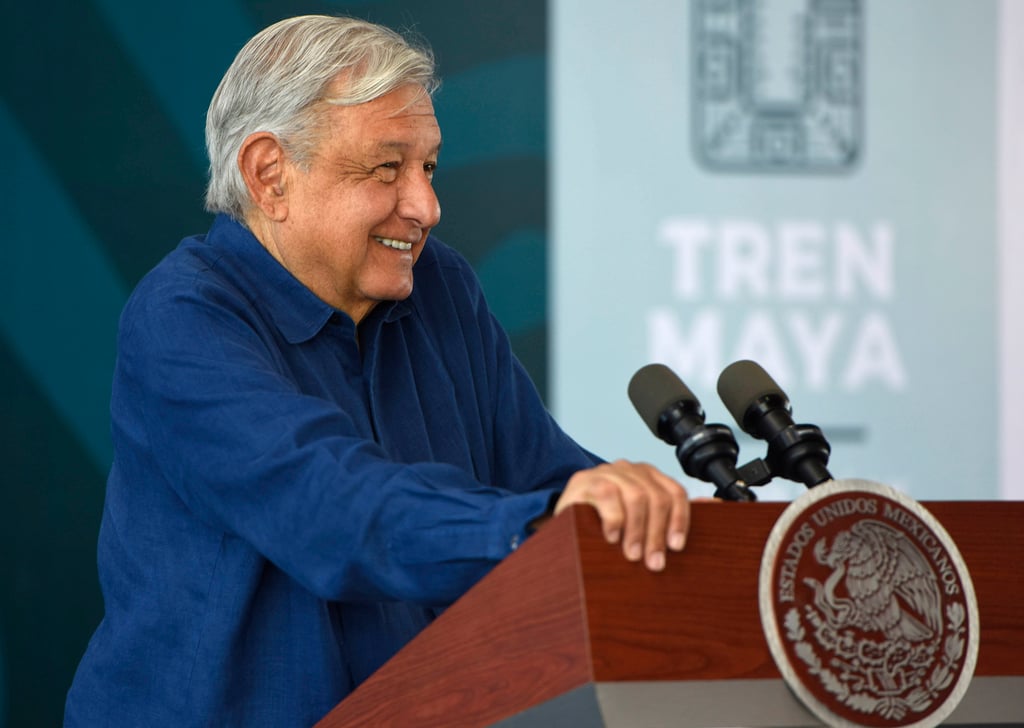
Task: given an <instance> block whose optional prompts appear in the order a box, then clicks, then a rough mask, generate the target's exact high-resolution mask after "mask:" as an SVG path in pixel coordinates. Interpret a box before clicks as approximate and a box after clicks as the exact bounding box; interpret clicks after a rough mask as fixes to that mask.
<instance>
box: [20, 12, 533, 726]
mask: <svg viewBox="0 0 1024 728" xmlns="http://www.w3.org/2000/svg"><path fill="white" fill-rule="evenodd" d="M346 11H348V12H349V13H351V14H354V15H357V16H361V17H366V18H368V19H370V20H374V21H377V22H382V23H385V24H387V25H391V26H394V27H399V28H412V29H413V30H415V31H417V32H419V33H420V34H422V35H423V36H424V37H425V38H426V39H427V40H428V41H429V43H430V44H431V45H432V46H433V48H434V50H435V52H436V55H437V58H438V60H439V64H440V69H441V73H442V76H443V77H445V78H446V79H447V81H448V83H447V86H444V87H442V91H441V92H440V94H439V96H438V114H439V117H440V119H441V122H442V124H443V126H444V131H445V133H446V135H447V137H448V138H447V139H446V145H447V149H446V151H448V150H450V151H448V154H449V166H448V167H447V168H445V166H444V165H445V159H444V156H442V160H441V161H442V168H441V171H440V172H439V175H438V179H437V188H438V192H439V196H440V197H441V200H442V205H443V208H444V213H443V221H442V223H441V225H440V226H439V228H438V230H437V232H438V234H439V235H441V237H442V238H443V239H445V240H446V241H448V242H451V243H452V244H453V245H455V246H456V247H458V248H459V249H460V250H462V251H463V252H464V253H465V254H466V255H467V257H469V258H470V260H471V261H472V262H473V263H474V265H475V266H476V267H477V270H478V271H480V273H481V277H482V279H483V280H484V285H485V287H486V289H487V291H488V295H489V296H490V297H491V298H492V299H493V302H494V305H495V307H496V310H497V311H498V314H499V316H500V317H502V319H503V320H505V321H506V322H507V324H508V326H509V328H510V336H511V338H512V342H513V346H514V347H515V350H516V352H517V353H518V354H519V356H520V358H521V359H522V360H523V362H524V363H525V364H526V366H527V368H528V370H529V371H530V373H531V375H532V376H533V377H534V380H535V381H536V382H537V383H538V385H539V389H540V390H541V392H542V393H543V392H544V390H545V385H546V375H547V362H546V334H547V328H546V324H545V323H544V314H543V311H544V308H545V306H544V300H545V295H544V291H543V289H544V280H545V272H544V270H543V269H544V259H545V257H546V256H545V254H544V247H545V240H544V237H545V235H544V231H545V230H546V223H547V212H546V165H545V147H546V122H545V116H546V109H545V98H546V88H545V84H546V79H545V75H546V69H545V66H546V48H545V44H546V31H547V29H546V4H545V3H544V2H543V0H525V1H523V2H519V1H513V0H481V1H479V2H473V1H470V0H435V1H434V2H430V3H417V2H408V1H405V2H399V1H396V0H367V1H365V2H353V3H331V2H323V1H321V2H313V3H299V2H281V1H280V0H258V1H257V0H253V1H250V0H228V1H227V2H223V3H216V2H215V3H212V4H211V3H210V2H209V0H202V1H201V2H200V1H195V0H181V1H178V2H167V1H166V0H157V1H156V2H153V3H139V2H136V0H84V1H81V0H57V1H56V2H55V3H50V4H48V5H47V6H46V8H45V9H44V10H41V9H40V8H39V7H36V6H33V5H31V4H29V3H13V4H11V3H9V4H7V5H6V6H5V8H4V18H3V22H2V23H0V62H2V63H3V67H4V68H5V69H8V71H7V72H6V73H4V74H2V76H0V104H2V106H3V109H4V114H5V124H6V126H5V129H7V130H8V131H10V130H14V131H13V132H11V133H9V134H8V135H6V136H5V138H6V139H7V141H8V142H10V143H11V144H12V145H15V146H17V147H18V149H17V152H16V153H15V154H14V155H13V156H11V159H12V160H21V161H19V164H21V165H22V166H21V168H22V169H27V170H29V171H30V174H29V175H28V176H26V175H25V174H21V173H18V174H11V175H8V176H9V177H10V180H9V182H8V187H9V188H10V187H11V186H12V185H15V186H16V185H19V184H20V185H22V187H21V191H20V193H18V194H13V195H11V194H9V195H7V196H5V199H6V200H7V203H8V204H9V205H16V206H17V208H18V209H17V213H18V214H17V215H14V216H11V215H9V216H8V220H9V221H10V220H15V221H17V222H18V224H17V225H14V226H13V227H12V229H10V230H8V237H7V238H6V239H5V242H4V245H5V246H6V247H5V249H6V250H8V251H12V250H16V251H18V252H19V254H18V255H15V256H11V255H9V256H8V258H7V260H8V269H7V270H8V274H7V277H6V278H5V279H4V281H5V282H6V284H7V288H6V291H7V295H6V297H4V296H0V306H2V307H3V311H2V312H0V313H2V316H0V320H2V321H3V322H4V330H3V332H2V335H0V397H2V398H0V402H2V405H0V438H3V439H2V440H0V442H2V445H0V452H2V454H3V457H4V463H5V471H4V475H3V476H2V479H0V489H2V493H3V496H4V503H5V508H4V509H3V519H4V522H3V524H0V525H2V528H0V534H2V535H0V539H2V540H0V563H2V565H3V567H2V571H0V599H2V601H0V728H6V726H8V725H10V726H14V725H17V726H23V725H24V726H33V725H46V726H53V725H58V724H59V723H60V718H61V713H62V710H63V701H64V693H65V691H66V689H67V687H68V684H69V682H70V679H71V676H72V673H73V670H74V667H75V666H76V665H77V661H78V659H79V658H80V656H81V654H82V651H83V650H84V648H85V644H86V642H87V640H88V638H89V635H90V634H91V632H92V630H93V629H94V627H95V626H96V624H97V622H98V620H99V618H100V614H101V606H100V600H99V590H98V584H97V578H96V570H95V542H96V535H97V532H98V528H99V517H100V512H101V506H102V493H103V481H104V478H105V473H101V472H99V470H100V469H102V465H101V464H100V463H102V462H103V461H105V459H106V456H105V455H104V451H103V447H102V446H98V445H97V443H100V442H101V441H103V440H105V438H106V437H107V434H106V433H107V428H108V424H107V422H106V419H107V415H106V404H105V402H104V401H103V400H105V397H106V390H107V388H109V380H110V376H111V374H112V372H111V371H109V367H110V362H111V358H112V350H111V347H112V343H113V342H112V332H113V322H112V318H113V316H112V313H111V310H112V304H111V300H112V299H111V296H113V297H114V298H123V296H124V295H125V294H126V292H127V291H128V290H129V289H130V287H131V286H132V285H134V283H135V282H136V281H137V280H138V278H139V277H141V276H142V275H143V274H144V272H145V271H147V270H148V269H149V268H150V267H152V265H153V264H155V262H156V261H157V260H158V259H159V258H160V257H162V256H163V255H164V254H165V253H166V252H167V251H168V250H170V249H171V248H172V247H173V246H174V245H175V244H176V243H177V241H178V240H179V239H180V238H181V237H183V236H185V235H189V234H192V233H196V232H202V231H203V230H205V229H206V228H207V226H208V224H209V216H207V215H206V213H204V212H203V210H202V196H203V190H204V186H205V179H206V163H205V161H204V160H203V159H202V156H201V154H200V150H199V140H200V139H201V135H202V127H203V116H204V113H205V107H206V104H207V103H208V99H209V95H210V94H211V93H212V91H213V87H214V85H215V83H216V81H217V80H218V79H219V77H220V75H221V74H222V73H223V71H224V70H225V68H226V67H227V65H228V63H229V62H230V59H231V58H232V57H233V56H234V53H235V52H236V51H237V50H238V48H239V47H240V46H241V44H242V42H243V41H244V40H245V39H246V38H247V37H248V35H249V34H250V33H251V32H252V31H254V30H255V29H258V28H262V27H264V26H265V25H267V24H269V23H271V22H273V21H276V20H278V19H280V18H283V17H286V16H290V15H295V14H299V13H308V12H332V13H337V12H346ZM9 166H10V165H9ZM5 169H6V168H5ZM6 171H9V172H10V171H12V170H9V169H7V170H6ZM33 175H34V177H33ZM31 179H36V181H37V182H38V181H39V180H42V182H41V183H40V184H36V183H33V186H32V187H31V189H29V188H28V187H26V186H25V185H26V183H27V182H30V181H31ZM9 192H10V191H9ZM55 257H60V258H61V260H62V261H63V263H64V267H63V273H61V275H66V274H67V273H68V272H69V271H70V272H72V273H75V272H77V273H78V275H79V277H80V280H78V281H77V284H80V286H79V287H74V288H73V290H74V291H76V293H75V294H74V295H73V296H72V299H73V300H72V301H70V302H68V301H65V300H64V299H60V298H59V297H55V299H54V300H52V301H49V305H46V306H43V305H40V306H38V307H36V306H32V305H25V303H24V302H26V301H32V300H36V301H39V300H43V299H41V298H39V297H45V296H46V293H47V291H48V290H49V289H48V286H56V285H58V283H57V279H58V276H56V275H52V276H48V275H47V274H48V272H49V269H48V268H47V263H48V262H49V261H53V260H54V258H55ZM11 261H17V262H18V265H19V266H23V267H22V268H20V269H18V270H15V269H14V268H12V267H11ZM82 261H85V262H86V263H83V262H82ZM90 261H91V262H90ZM100 263H102V265H100ZM93 264H96V265H98V266H99V267H96V266H94V265H93ZM24 266H28V268H27V269H26V268H24ZM25 270H27V271H28V274H27V275H25V277H24V278H23V279H22V278H18V280H16V281H14V282H13V283H12V280H13V279H12V276H21V275H22V272H23V271H25ZM97 271H100V272H97ZM64 280H67V279H64ZM72 281H73V282H74V280H73V278H72ZM90 286H93V288H92V289H90ZM96 286H99V289H96ZM90 291H92V292H90ZM517 292H518V293H525V294H526V298H525V300H524V299H517V297H516V294H517ZM33 296H35V297H36V298H35V299H33ZM520 300H524V305H523V306H520V305H519V302H520ZM113 308H116V306H113ZM62 326H63V327H65V329H64V330H65V331H66V333H68V336H69V338H68V339H67V342H68V343H67V345H66V346H65V347H64V349H63V350H59V349H57V350H52V349H48V348H47V346H40V345H39V344H40V342H42V343H44V344H45V343H46V338H45V334H46V333H47V332H50V333H53V332H55V331H58V330H61V328H60V327H62ZM26 332H28V334H27V333H26ZM32 332H36V333H35V334H32ZM29 334H32V336H36V337H37V338H36V339H32V338H31V336H29ZM26 342H28V344H32V345H31V346H26V345H25V344H26ZM50 344H51V345H53V341H51V342H50ZM33 351H34V352H36V354H31V352H33ZM26 352H27V353H26ZM103 362H106V367H107V371H106V373H103V371H102V370H103ZM76 377H78V378H76ZM79 382H82V383H81V384H79ZM90 382H91V384H90ZM96 382H100V384H96ZM68 386H70V387H72V389H73V388H74V387H76V386H77V387H79V393H78V394H75V393H74V392H72V393H70V394H69V393H67V387H68ZM97 401H100V404H99V405H97ZM89 433H93V434H92V435H90V434H89Z"/></svg>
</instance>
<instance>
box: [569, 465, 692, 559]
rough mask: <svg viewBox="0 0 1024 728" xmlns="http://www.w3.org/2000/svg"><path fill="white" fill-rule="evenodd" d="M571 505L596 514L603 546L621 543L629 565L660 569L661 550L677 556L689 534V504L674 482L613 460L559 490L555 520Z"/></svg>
mask: <svg viewBox="0 0 1024 728" xmlns="http://www.w3.org/2000/svg"><path fill="white" fill-rule="evenodd" d="M576 503H587V504H589V505H592V506H593V507H594V508H596V509H597V513H598V515H599V516H600V518H601V528H602V529H603V530H604V537H605V539H607V540H608V543H618V542H619V541H621V542H622V551H623V553H624V554H625V555H626V558H627V559H629V560H630V561H639V560H640V559H641V558H643V559H644V563H645V564H646V565H647V568H648V569H651V570H652V571H661V570H662V569H664V568H665V547H666V545H667V546H668V548H670V549H672V550H673V551H682V549H683V546H684V545H685V544H686V532H687V531H688V530H689V528H690V501H689V499H688V498H687V495H686V490H685V489H684V488H683V486H682V485H680V484H679V483H678V482H676V481H675V480H673V479H672V478H670V477H669V476H667V475H665V474H664V473H662V472H661V471H660V470H658V469H657V468H655V467H654V466H653V465H648V464H646V463H631V462H628V461H626V460H617V461H615V462H614V463H605V464H603V465H598V466H597V467H596V468H590V469H589V470H580V471H579V472H577V473H576V474H575V475H573V476H572V477H571V478H569V482H568V483H567V484H566V486H565V491H564V492H563V493H562V495H561V497H560V498H559V499H558V502H557V503H555V514H556V515H557V514H559V513H561V512H562V511H563V510H565V509H566V508H568V507H569V506H571V505H574V504H576Z"/></svg>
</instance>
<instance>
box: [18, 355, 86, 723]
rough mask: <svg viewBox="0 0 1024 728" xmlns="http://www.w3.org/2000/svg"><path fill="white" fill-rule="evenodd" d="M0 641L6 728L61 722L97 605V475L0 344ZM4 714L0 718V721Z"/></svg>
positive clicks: (59, 418) (39, 394)
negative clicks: (0, 412)
mask: <svg viewBox="0 0 1024 728" xmlns="http://www.w3.org/2000/svg"><path fill="white" fill-rule="evenodd" d="M0 402H4V403H5V406H6V409H5V415H4V416H3V417H2V418H0V443H3V445H2V448H3V463H4V475H3V478H2V480H0V497H2V499H3V504H4V507H3V508H2V509H0V514H2V515H0V576H2V578H0V647H2V649H3V655H2V657H3V661H4V663H5V665H4V669H3V673H4V674H5V676H6V683H7V684H6V685H5V686H4V688H3V691H4V692H5V693H6V701H7V704H8V715H7V716H6V717H7V722H6V725H9V726H47V727H52V726H55V725H60V722H61V719H62V716H63V711H64V695H65V693H66V692H67V689H68V686H69V685H70V684H71V677H72V675H73V674H74V670H75V667H76V666H77V664H78V659H79V658H80V657H81V655H82V652H83V651H84V650H85V645H86V642H87V641H88V639H89V635H90V634H91V633H92V630H93V629H95V627H96V625H97V624H98V623H99V620H100V615H101V604H100V594H99V583H98V581H97V576H96V536H97V532H98V526H99V520H100V512H101V509H102V504H103V484H104V475H103V474H101V473H99V472H98V471H97V470H96V468H95V466H94V465H93V462H92V460H91V458H90V457H89V454H88V453H87V452H86V451H85V450H84V449H83V448H82V447H81V446H80V445H79V444H78V442H77V440H76V437H75V434H74V433H73V432H71V431H69V430H68V429H67V428H66V427H65V426H64V423H63V421H62V418H61V417H60V416H59V414H58V413H56V412H55V411H54V410H53V409H52V408H51V407H50V405H49V402H48V399H47V397H46V396H44V395H43V393H42V392H40V391H39V390H38V389H37V388H36V386H35V384H34V382H33V380H32V377H30V376H29V375H28V373H27V372H25V371H24V370H23V369H22V368H21V366H20V365H19V363H18V362H17V361H16V360H15V359H14V358H13V357H12V356H11V352H10V350H9V349H8V348H7V347H6V346H4V345H3V343H2V342H0ZM2 725H4V721H3V719H2V718H0V726H2Z"/></svg>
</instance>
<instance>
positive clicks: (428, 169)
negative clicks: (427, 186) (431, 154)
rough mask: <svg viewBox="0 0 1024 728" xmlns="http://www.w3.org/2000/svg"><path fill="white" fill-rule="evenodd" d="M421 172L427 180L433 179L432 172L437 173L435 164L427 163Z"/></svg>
mask: <svg viewBox="0 0 1024 728" xmlns="http://www.w3.org/2000/svg"><path fill="white" fill-rule="evenodd" d="M423 171H424V172H426V173H427V179H434V172H436V171H437V162H427V163H426V164H424V165H423Z"/></svg>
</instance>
